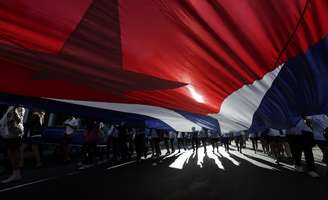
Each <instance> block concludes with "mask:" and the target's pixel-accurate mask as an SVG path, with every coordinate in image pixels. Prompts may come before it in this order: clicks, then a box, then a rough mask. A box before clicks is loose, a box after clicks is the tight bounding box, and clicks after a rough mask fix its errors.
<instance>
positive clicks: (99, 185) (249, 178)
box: [0, 148, 328, 200]
mask: <svg viewBox="0 0 328 200" xmlns="http://www.w3.org/2000/svg"><path fill="white" fill-rule="evenodd" d="M164 152H165V151H164ZM316 157H318V158H319V156H316ZM119 164H120V163H115V164H109V163H107V164H102V165H100V166H97V167H94V168H90V169H87V170H83V171H78V170H76V167H75V166H74V165H68V166H67V165H59V166H56V167H55V168H54V167H45V168H43V169H41V170H26V171H25V172H24V180H23V181H21V182H18V183H15V184H10V185H0V197H1V198H2V199H3V198H5V199H10V200H11V199H22V198H24V199H43V200H48V199H97V200H101V199H106V200H108V199H188V200H190V199H224V200H226V199H243V200H244V199H252V200H256V199H261V200H263V199H265V200H269V199H317V198H321V199H325V198H327V197H328V177H322V178H320V179H313V178H310V177H308V176H307V175H306V174H298V173H295V172H294V171H293V170H292V168H291V167H292V166H290V165H288V164H284V163H283V164H282V165H281V166H277V165H275V164H274V160H272V159H271V158H269V157H267V156H266V155H264V154H261V153H258V154H254V153H253V151H251V150H246V151H245V153H244V154H239V153H237V152H236V151H231V152H230V153H229V154H228V153H225V152H224V150H223V148H220V151H219V153H212V151H211V149H210V148H209V149H208V151H207V153H204V151H203V149H199V151H198V153H197V154H196V153H193V152H192V151H186V152H182V153H180V154H178V153H177V152H176V153H175V154H173V155H170V156H168V157H166V158H164V160H163V162H162V163H160V164H159V165H158V166H152V161H151V160H145V161H144V162H143V163H141V164H136V163H135V162H130V163H126V164H123V165H122V166H120V165H119ZM317 167H318V169H319V172H320V173H321V174H324V173H325V167H324V165H323V164H322V163H320V162H318V163H317ZM0 178H1V179H2V178H3V176H1V177H0Z"/></svg>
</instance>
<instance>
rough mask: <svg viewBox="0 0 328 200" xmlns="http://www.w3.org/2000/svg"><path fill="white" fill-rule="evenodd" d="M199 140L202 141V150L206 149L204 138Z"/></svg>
mask: <svg viewBox="0 0 328 200" xmlns="http://www.w3.org/2000/svg"><path fill="white" fill-rule="evenodd" d="M200 141H202V145H203V147H204V151H205V152H206V151H207V149H206V138H201V139H200Z"/></svg>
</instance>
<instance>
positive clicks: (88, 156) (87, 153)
mask: <svg viewBox="0 0 328 200" xmlns="http://www.w3.org/2000/svg"><path fill="white" fill-rule="evenodd" d="M96 153H97V143H96V142H95V141H90V142H86V143H84V144H83V146H82V154H83V162H84V164H92V163H95V155H96Z"/></svg>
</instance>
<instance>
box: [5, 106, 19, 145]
mask: <svg viewBox="0 0 328 200" xmlns="http://www.w3.org/2000/svg"><path fill="white" fill-rule="evenodd" d="M24 114H25V108H23V107H18V108H16V109H14V107H13V106H11V107H9V108H8V110H7V112H6V113H5V114H4V116H3V117H2V119H1V120H0V134H1V136H2V137H3V138H7V139H9V138H17V137H21V136H23V134H24V125H23V120H24ZM15 115H16V116H17V117H18V121H16V120H15V121H16V122H15V123H17V124H16V125H17V127H18V128H19V129H20V131H21V134H19V135H17V133H11V132H10V131H9V129H8V122H10V121H11V120H13V119H12V118H13V117H14V116H15Z"/></svg>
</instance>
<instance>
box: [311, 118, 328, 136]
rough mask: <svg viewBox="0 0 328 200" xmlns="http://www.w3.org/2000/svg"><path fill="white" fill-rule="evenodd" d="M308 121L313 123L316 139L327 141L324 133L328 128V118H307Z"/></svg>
mask: <svg viewBox="0 0 328 200" xmlns="http://www.w3.org/2000/svg"><path fill="white" fill-rule="evenodd" d="M307 119H308V120H309V121H310V122H311V126H312V131H313V136H314V139H315V140H320V141H326V139H325V137H324V135H323V133H324V130H325V129H326V128H327V127H328V117H327V116H326V115H314V116H309V117H307Z"/></svg>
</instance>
